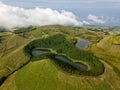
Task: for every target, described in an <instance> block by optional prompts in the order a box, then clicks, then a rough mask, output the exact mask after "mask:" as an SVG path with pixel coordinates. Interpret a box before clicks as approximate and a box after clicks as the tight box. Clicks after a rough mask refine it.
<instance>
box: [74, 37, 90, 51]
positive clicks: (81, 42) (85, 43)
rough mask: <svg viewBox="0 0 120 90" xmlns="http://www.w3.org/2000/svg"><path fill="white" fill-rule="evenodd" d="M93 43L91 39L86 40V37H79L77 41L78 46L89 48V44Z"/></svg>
mask: <svg viewBox="0 0 120 90" xmlns="http://www.w3.org/2000/svg"><path fill="white" fill-rule="evenodd" d="M90 44H91V42H90V41H88V40H85V39H79V40H78V41H77V43H76V47H78V48H80V49H86V48H88V46H89V45H90Z"/></svg>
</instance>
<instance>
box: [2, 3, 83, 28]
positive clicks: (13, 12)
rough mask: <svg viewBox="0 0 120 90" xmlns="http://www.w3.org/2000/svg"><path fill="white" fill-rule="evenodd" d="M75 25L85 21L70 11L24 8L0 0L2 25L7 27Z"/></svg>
mask: <svg viewBox="0 0 120 90" xmlns="http://www.w3.org/2000/svg"><path fill="white" fill-rule="evenodd" d="M49 24H61V25H74V26H81V25H82V24H83V22H80V21H78V20H77V17H76V16H75V15H74V14H73V13H72V12H68V11H64V10H62V11H60V12H58V11H57V10H52V9H50V8H46V9H44V8H34V9H24V8H20V7H13V6H9V5H6V4H3V3H2V2H0V26H1V27H5V28H9V29H11V28H14V27H27V26H30V25H36V26H41V25H49Z"/></svg>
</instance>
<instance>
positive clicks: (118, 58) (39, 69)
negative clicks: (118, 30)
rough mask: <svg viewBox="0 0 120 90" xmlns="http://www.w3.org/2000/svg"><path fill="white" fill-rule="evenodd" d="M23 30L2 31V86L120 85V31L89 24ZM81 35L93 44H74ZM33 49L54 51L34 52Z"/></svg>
mask: <svg viewBox="0 0 120 90" xmlns="http://www.w3.org/2000/svg"><path fill="white" fill-rule="evenodd" d="M114 29H115V28H114ZM22 30H23V31H21V30H20V31H18V33H12V32H2V33H0V37H1V43H0V78H1V81H0V83H1V86H0V90H119V89H120V86H119V85H120V65H119V64H120V41H119V40H120V36H119V35H118V34H117V35H112V34H111V35H110V34H108V35H106V34H105V33H104V32H102V31H100V32H96V31H93V30H88V28H86V27H84V28H73V27H66V26H60V25H49V26H42V27H29V28H23V29H22ZM111 31H112V30H111ZM80 38H83V39H87V40H88V41H90V42H91V44H90V46H89V47H88V48H86V49H79V48H77V47H75V43H76V42H77V40H79V39H80ZM32 49H37V50H41V49H42V50H49V51H50V52H51V53H49V54H48V53H46V54H43V55H38V56H32ZM54 55H59V56H63V57H65V58H67V59H69V60H70V62H73V63H82V64H84V65H87V66H88V70H87V71H86V70H82V69H80V70H76V68H74V67H73V66H71V65H70V64H68V63H65V62H62V61H58V59H57V60H55V56H54ZM103 64H104V67H105V71H104V73H102V72H103V69H104V67H103ZM66 72H68V73H66ZM91 76H92V77H91ZM3 81H4V82H3Z"/></svg>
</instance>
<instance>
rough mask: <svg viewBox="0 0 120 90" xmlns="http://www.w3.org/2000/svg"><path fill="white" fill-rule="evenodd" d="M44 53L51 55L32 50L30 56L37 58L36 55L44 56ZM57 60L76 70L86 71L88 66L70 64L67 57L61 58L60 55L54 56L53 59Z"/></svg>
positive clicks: (77, 63) (43, 51)
mask: <svg viewBox="0 0 120 90" xmlns="http://www.w3.org/2000/svg"><path fill="white" fill-rule="evenodd" d="M46 53H51V52H50V51H47V50H32V55H33V56H38V55H42V54H46ZM54 58H55V59H57V60H60V61H63V62H66V63H68V64H70V65H71V66H73V67H74V68H76V69H78V70H79V69H82V70H88V66H87V65H85V64H82V63H79V62H72V61H71V60H69V59H68V58H67V57H65V56H61V55H57V54H56V55H55V57H54Z"/></svg>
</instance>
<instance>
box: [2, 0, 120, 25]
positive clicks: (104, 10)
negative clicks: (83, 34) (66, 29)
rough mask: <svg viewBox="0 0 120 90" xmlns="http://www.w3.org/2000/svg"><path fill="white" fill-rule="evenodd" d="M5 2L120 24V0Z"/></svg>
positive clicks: (29, 0) (32, 0) (25, 0)
mask: <svg viewBox="0 0 120 90" xmlns="http://www.w3.org/2000/svg"><path fill="white" fill-rule="evenodd" d="M0 1H2V2H3V3H5V4H8V5H12V6H19V7H23V8H26V9H30V8H35V7H41V8H51V9H54V10H58V11H60V10H67V11H70V12H73V13H74V14H75V15H76V16H78V17H79V19H80V20H86V21H89V22H91V23H92V24H95V25H114V26H120V0H0ZM89 15H94V16H97V17H98V18H99V19H102V20H104V21H105V23H101V24H100V23H94V22H92V21H90V20H88V16H89Z"/></svg>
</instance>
